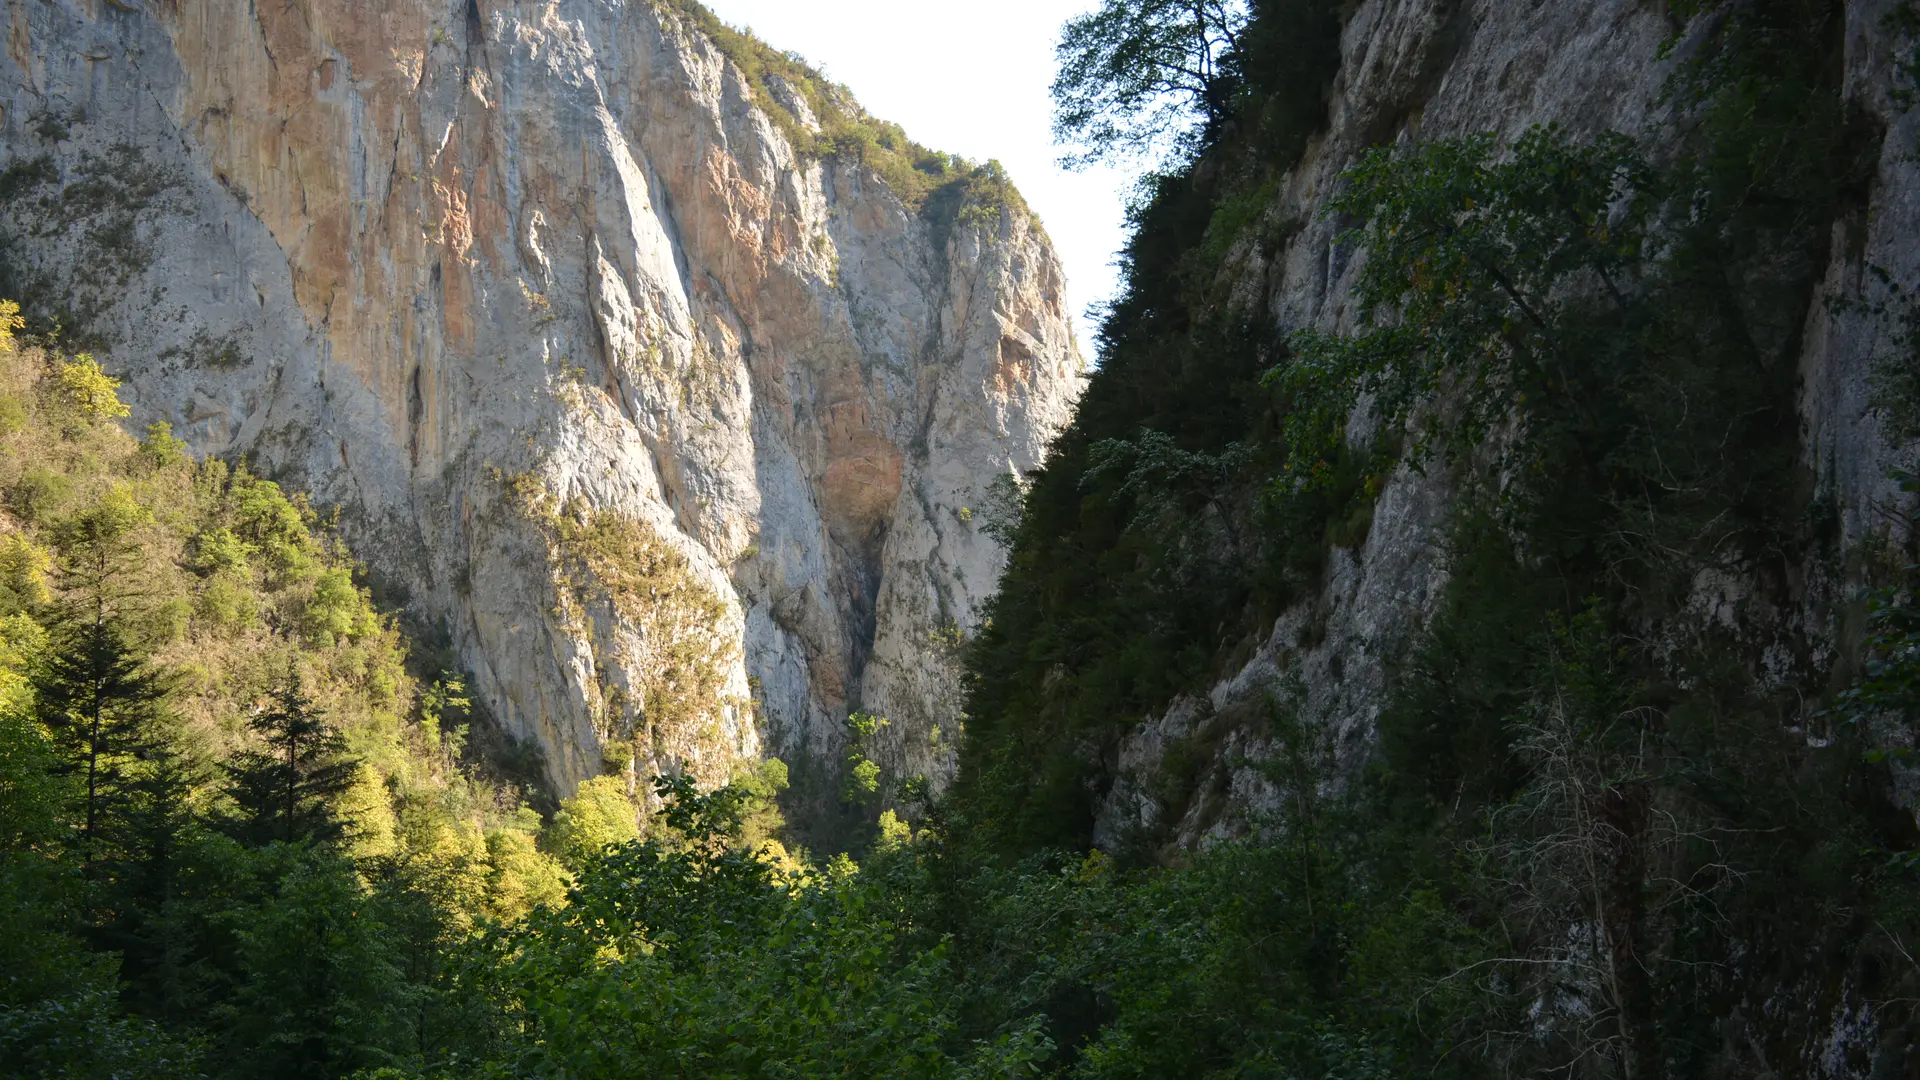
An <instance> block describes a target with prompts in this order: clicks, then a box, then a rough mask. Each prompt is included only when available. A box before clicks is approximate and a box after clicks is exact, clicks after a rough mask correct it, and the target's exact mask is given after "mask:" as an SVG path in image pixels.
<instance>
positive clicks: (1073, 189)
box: [704, 0, 1133, 360]
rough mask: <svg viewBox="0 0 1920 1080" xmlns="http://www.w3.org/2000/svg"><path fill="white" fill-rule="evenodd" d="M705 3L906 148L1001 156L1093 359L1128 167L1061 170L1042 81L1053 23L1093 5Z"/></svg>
mask: <svg viewBox="0 0 1920 1080" xmlns="http://www.w3.org/2000/svg"><path fill="white" fill-rule="evenodd" d="M704 2H705V4H706V6H707V7H708V8H710V9H712V11H713V13H714V14H716V15H718V16H720V18H721V19H723V20H725V21H726V22H728V23H730V24H732V25H734V26H737V27H742V28H749V29H751V30H752V31H753V32H754V33H755V34H756V35H757V36H759V37H760V39H761V40H763V41H765V42H767V43H768V44H770V45H772V46H773V47H775V48H777V49H784V50H787V51H790V52H796V53H799V54H800V55H801V56H803V57H805V58H806V60H807V62H808V63H810V64H812V65H813V66H814V67H815V68H818V69H820V70H821V71H822V72H824V73H825V74H826V76H827V77H828V78H830V79H832V80H833V81H834V82H837V83H842V84H844V85H845V86H847V87H848V88H849V89H851V90H852V91H853V94H854V96H855V97H856V98H858V99H859V101H860V104H861V105H862V106H863V107H864V108H865V109H866V110H867V112H869V113H871V114H873V115H874V116H877V117H879V118H881V119H883V120H891V121H893V122H894V123H896V124H899V125H900V126H901V127H903V128H905V129H906V131H907V135H908V137H910V138H912V139H913V140H914V141H915V142H918V143H920V144H922V145H923V146H929V147H932V148H933V149H935V150H944V151H946V152H947V153H949V154H960V155H962V156H964V157H969V158H973V159H975V160H978V161H985V160H987V159H989V158H998V159H999V160H1000V163H1001V164H1003V165H1005V166H1006V168H1007V172H1008V173H1009V174H1010V175H1011V176H1012V177H1013V181H1014V184H1015V185H1016V186H1018V187H1019V189H1020V193H1021V194H1022V195H1024V196H1026V199H1027V202H1028V203H1030V204H1031V205H1032V206H1033V209H1034V210H1035V212H1037V213H1038V214H1039V215H1040V220H1041V221H1042V222H1044V223H1045V224H1046V227H1047V234H1048V235H1049V236H1051V237H1052V238H1053V242H1054V245H1055V246H1056V247H1057V248H1058V249H1059V250H1060V255H1061V258H1062V259H1063V260H1064V261H1065V263H1066V268H1067V295H1068V302H1069V304H1070V305H1071V306H1072V310H1073V311H1074V313H1075V314H1076V315H1077V316H1079V322H1078V327H1079V333H1080V344H1081V348H1082V349H1084V350H1085V351H1086V353H1087V356H1088V359H1090V360H1091V359H1092V358H1093V335H1092V327H1093V322H1094V321H1093V320H1090V319H1088V318H1087V310H1088V309H1089V308H1090V307H1092V306H1093V305H1096V304H1098V303H1100V302H1103V301H1105V300H1106V299H1108V298H1109V297H1110V296H1111V295H1112V293H1113V290H1114V284H1115V280H1116V278H1115V271H1114V268H1113V265H1112V263H1113V259H1114V253H1115V252H1116V251H1118V250H1119V248H1120V245H1121V243H1122V242H1123V233H1122V225H1123V223H1124V218H1125V207H1126V196H1127V193H1128V192H1129V191H1130V190H1131V189H1132V186H1133V180H1132V174H1131V173H1130V172H1124V171H1121V170H1116V169H1089V170H1083V171H1078V172H1070V171H1067V170H1065V169H1062V168H1061V167H1060V166H1059V163H1058V158H1059V156H1060V148H1059V147H1057V146H1055V145H1054V143H1053V133H1052V104H1051V102H1050V100H1049V98H1048V96H1047V87H1048V86H1049V84H1051V83H1052V81H1053V45H1054V42H1055V41H1056V40H1057V39H1058V38H1059V35H1060V26H1061V24H1063V23H1065V22H1066V21H1067V20H1068V19H1070V18H1072V17H1073V16H1075V15H1078V14H1081V13H1082V12H1085V11H1090V10H1092V9H1093V8H1094V7H1095V6H1097V5H1096V0H969V2H967V3H964V4H934V3H929V2H928V0H704Z"/></svg>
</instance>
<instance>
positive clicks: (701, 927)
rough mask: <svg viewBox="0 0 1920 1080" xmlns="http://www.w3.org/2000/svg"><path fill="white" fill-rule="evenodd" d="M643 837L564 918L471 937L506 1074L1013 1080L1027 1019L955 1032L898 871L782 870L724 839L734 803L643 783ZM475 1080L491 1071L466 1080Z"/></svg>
mask: <svg viewBox="0 0 1920 1080" xmlns="http://www.w3.org/2000/svg"><path fill="white" fill-rule="evenodd" d="M658 794H659V796H660V797H661V798H662V799H663V800H665V803H666V810H665V812H664V813H663V814H662V819H661V821H660V823H659V824H658V825H657V826H654V827H651V828H650V829H649V830H648V831H649V837H650V838H649V839H648V840H646V841H645V842H643V843H630V844H628V845H626V846H625V847H621V848H615V849H612V850H610V851H608V852H607V853H605V854H604V855H603V856H600V857H598V858H596V859H595V860H593V862H592V864H591V865H590V866H589V867H588V868H587V869H586V870H585V872H584V873H583V874H582V875H581V877H580V878H579V880H578V881H577V882H576V884H575V888H574V891H573V894H572V896H571V902H570V903H569V904H568V905H567V906H566V907H564V908H558V909H552V910H548V911H543V912H539V913H536V914H535V915H534V916H533V917H532V918H531V919H529V920H528V921H527V922H526V923H524V924H523V925H522V926H521V927H519V928H517V929H515V930H512V931H510V932H507V933H505V934H502V935H500V936H498V937H494V938H491V939H489V940H488V941H486V942H485V943H484V946H483V948H484V952H483V953H482V955H481V956H480V957H479V958H477V960H476V962H475V965H474V968H473V970H474V972H475V978H476V989H477V990H481V991H483V992H484V993H485V994H486V995H487V996H488V997H489V998H491V999H492V1000H493V1001H494V1002H495V1003H496V1004H495V1006H494V1007H495V1008H496V1009H497V1010H499V1012H498V1014H497V1015H499V1016H500V1017H502V1018H503V1019H507V1018H511V1023H510V1024H506V1025H503V1028H502V1030H501V1032H500V1035H499V1039H500V1042H499V1045H498V1049H497V1050H495V1051H494V1053H493V1055H491V1057H492V1060H493V1061H495V1062H496V1063H497V1064H496V1065H495V1066H493V1067H494V1068H496V1069H498V1070H500V1072H502V1073H505V1074H509V1075H537V1076H559V1075H567V1076H610V1075H643V1076H651V1075H676V1074H680V1075H693V1076H738V1077H776V1076H912V1077H983V1078H984V1077H1013V1076H1021V1075H1027V1074H1029V1072H1030V1068H1029V1063H1030V1062H1032V1061H1033V1060H1035V1059H1036V1058H1037V1057H1039V1056H1041V1055H1042V1054H1044V1052H1045V1048H1044V1044H1043V1043H1042V1041H1041V1039H1040V1036H1039V1035H1038V1033H1037V1031H1036V1025H1034V1024H1032V1023H1015V1024H1013V1025H1011V1026H1009V1027H1008V1028H1006V1029H1005V1030H1002V1031H1000V1032H998V1033H997V1035H996V1036H992V1037H984V1038H981V1039H979V1040H968V1039H964V1038H961V1037H959V1036H958V1034H957V1030H956V1029H957V1021H956V1016H955V1013H954V1007H955V1005H956V1004H957V996H956V994H955V992H954V974H955V973H954V971H953V969H952V968H951V966H950V964H949V961H948V954H947V949H946V948H945V947H944V946H942V945H941V944H940V943H938V942H937V941H930V940H926V939H925V938H924V937H923V936H922V935H920V934H918V933H916V932H915V930H914V927H913V926H912V924H911V921H910V916H909V915H908V913H907V912H906V911H904V910H902V909H901V907H900V906H899V904H900V900H901V899H902V897H903V896H904V895H905V894H906V891H907V889H909V888H910V887H911V880H912V879H913V877H914V875H916V874H917V873H918V870H917V868H916V866H915V864H914V863H913V862H912V861H911V860H907V859H904V858H903V859H900V860H898V861H895V862H893V863H889V864H887V865H885V866H877V867H872V868H869V869H868V870H865V871H855V870H853V869H852V867H851V865H850V864H843V866H842V868H840V869H829V870H826V871H817V870H816V871H788V870H783V869H781V868H780V867H778V866H776V865H775V864H773V863H772V862H770V861H768V860H766V859H764V858H762V857H761V856H760V855H759V854H757V853H756V852H754V851H752V850H751V849H750V848H749V847H747V846H746V845H745V844H744V843H742V840H743V838H744V834H743V832H742V813H743V808H744V807H745V805H746V803H747V801H748V795H747V793H746V792H744V791H743V790H742V789H739V788H727V789H723V790H721V791H718V792H714V793H711V794H707V795H702V794H699V793H698V792H697V791H696V789H695V788H694V787H693V786H692V784H691V783H690V782H688V781H686V780H670V779H662V780H661V781H660V784H659V789H658ZM476 1075H492V1073H490V1072H487V1071H486V1070H484V1069H483V1070H477V1071H476Z"/></svg>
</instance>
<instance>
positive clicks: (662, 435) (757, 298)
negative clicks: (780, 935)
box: [0, 0, 1080, 791]
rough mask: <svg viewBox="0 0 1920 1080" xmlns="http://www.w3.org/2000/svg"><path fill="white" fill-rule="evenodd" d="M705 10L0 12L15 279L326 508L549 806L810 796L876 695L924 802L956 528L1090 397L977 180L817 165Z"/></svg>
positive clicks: (951, 631)
mask: <svg viewBox="0 0 1920 1080" xmlns="http://www.w3.org/2000/svg"><path fill="white" fill-rule="evenodd" d="M703 16H704V13H701V12H698V11H697V9H692V8H689V7H686V6H683V5H681V4H679V3H677V2H676V3H669V2H667V0H638V2H627V3H622V2H619V0H549V2H539V3H509V2H505V0H465V2H461V3H447V2H445V0H442V2H437V3H436V2H429V0H397V2H394V3H382V4H372V5H369V4H360V3H351V2H346V0H297V2H295V3H290V4H264V5H256V4H241V3H235V2H231V0H225V2H223V0H54V2H47V0H9V3H8V5H7V18H8V42H7V49H6V55H5V56H4V58H0V168H4V170H5V172H4V178H3V179H0V235H3V236H4V245H5V246H4V249H3V250H4V252H5V256H4V258H5V278H6V280H5V281H4V282H0V285H4V286H5V288H7V289H9V290H12V291H14V292H16V293H20V294H24V295H23V299H25V300H27V301H28V302H29V304H30V305H32V306H33V307H35V308H37V309H39V310H42V311H48V310H54V309H55V308H57V309H58V310H60V311H61V312H62V313H63V314H62V317H63V318H64V319H65V320H66V325H67V327H68V329H69V331H70V332H77V333H79V334H80V335H81V336H82V338H83V339H85V340H91V341H98V342H100V343H101V344H102V346H103V351H104V353H105V356H106V366H107V367H108V368H109V370H112V371H114V372H116V373H118V374H120V375H122V376H124V377H125V378H127V380H128V390H129V392H130V393H129V396H130V398H131V400H132V403H133V405H134V409H135V415H134V420H135V421H136V422H137V423H141V424H144V423H147V422H150V421H155V420H167V421H170V422H171V423H172V424H173V425H174V427H175V430H176V432H178V433H180V434H182V435H184V436H185V437H187V438H188V439H189V440H190V441H191V443H192V444H193V446H194V447H195V448H196V449H197V450H199V451H201V452H205V453H212V454H222V455H232V456H242V455H244V456H245V457H247V458H248V459H250V460H251V461H253V462H254V463H255V465H256V467H258V468H260V469H261V470H263V471H265V472H266V473H267V474H269V475H273V476H276V477H283V478H286V479H288V480H289V481H290V482H292V483H293V484H295V485H297V486H298V487H300V488H302V489H304V490H307V491H310V492H311V493H312V496H313V498H314V501H315V502H316V504H317V505H319V506H321V507H323V508H334V507H337V508H338V509H339V511H340V514H341V517H340V520H341V524H342V527H343V529H344V530H345V531H346V532H347V534H348V535H349V536H350V537H351V538H352V539H353V540H354V542H355V544H356V550H358V551H359V552H361V553H362V554H363V555H364V556H365V557H367V558H368V560H369V562H370V564H371V565H372V566H373V567H374V568H375V573H376V578H377V579H378V580H379V581H381V582H382V583H383V584H385V585H386V586H387V587H389V588H390V589H391V591H392V592H393V594H394V595H397V596H401V597H404V598H405V599H406V603H407V605H408V606H409V608H410V609H411V610H412V611H413V612H414V613H415V614H416V615H418V616H421V617H423V618H424V619H427V620H431V621H432V622H434V623H437V624H438V625H439V626H440V627H441V628H442V629H443V630H444V633H445V635H446V637H447V639H448V641H449V643H450V644H451V645H452V647H453V648H454V649H456V650H457V653H458V655H459V657H460V660H461V662H462V663H463V664H464V665H465V666H466V667H468V668H469V669H470V670H471V671H472V672H473V674H474V676H475V679H476V682H477V685H476V689H477V691H478V692H479V694H480V696H481V697H482V698H483V700H484V701H485V702H486V703H487V704H488V705H489V706H490V707H491V709H492V711H493V712H494V714H495V715H496V716H497V717H498V718H499V720H500V721H501V722H502V723H503V724H504V725H505V727H506V728H507V729H508V730H509V731H510V732H512V733H514V734H516V735H518V736H521V737H529V738H535V739H537V740H538V741H539V743H540V745H541V746H542V747H543V748H544V750H545V753H546V759H547V767H548V771H549V774H550V777H551V779H552V780H553V781H554V782H555V783H556V784H557V785H559V786H560V787H561V788H562V789H563V791H564V789H568V788H570V787H571V785H573V784H575V783H577V782H578V781H579V780H581V779H583V778H585V777H589V776H593V775H596V774H598V773H599V772H600V771H601V770H602V768H603V767H604V765H605V762H606V761H608V760H611V761H614V762H615V763H618V762H620V761H622V760H628V752H627V749H626V747H628V746H629V745H631V747H632V750H633V757H632V759H631V760H632V764H631V765H630V768H631V770H632V772H631V773H630V775H634V776H636V777H637V776H640V775H644V774H645V773H646V772H647V771H649V770H652V769H658V768H671V767H677V765H679V764H684V765H686V766H688V767H691V768H692V769H693V770H694V771H695V772H696V773H697V774H698V775H700V776H702V777H703V778H705V779H707V780H709V781H714V780H719V779H721V778H723V777H724V776H725V775H726V774H727V772H728V771H729V769H730V768H731V767H732V764H733V763H734V762H735V761H736V760H737V759H739V758H742V757H747V756H752V755H755V754H757V753H760V752H762V750H763V748H764V749H765V751H766V752H771V753H777V754H780V755H782V756H785V757H787V758H788V760H789V761H790V763H794V764H799V765H805V764H806V763H807V762H825V763H828V764H829V765H831V764H832V763H837V762H838V761H839V760H840V757H841V755H842V752H843V746H842V740H843V738H844V735H843V728H842V723H843V721H844V718H845V715H846V713H847V712H848V710H849V709H852V708H856V707H865V708H867V709H869V710H872V711H874V712H878V713H881V714H884V715H887V716H889V717H890V718H891V719H892V720H893V726H891V727H890V728H887V729H885V735H884V737H883V745H881V746H879V747H877V750H878V754H877V756H879V757H880V759H881V760H882V761H883V763H884V764H886V765H888V766H889V767H891V768H892V769H893V770H894V771H895V772H896V773H897V774H899V775H903V776H904V775H911V774H915V773H922V774H929V775H932V776H934V777H935V778H939V777H941V776H943V775H945V771H946V770H947V769H949V768H950V766H949V764H948V759H949V757H950V753H949V751H948V750H947V749H946V747H947V746H948V745H950V743H951V742H952V740H953V739H954V736H955V734H956V731H955V726H956V724H957V719H958V711H957V704H956V702H955V695H954V693H953V685H952V679H953V676H952V675H951V674H950V672H951V668H952V664H951V658H950V656H949V655H948V653H949V652H950V649H951V645H952V641H953V640H954V638H955V636H956V633H958V632H964V630H965V629H966V628H967V627H969V626H970V625H971V624H972V623H973V621H974V620H975V618H976V614H975V613H976V611H977V609H978V607H979V605H980V603H981V602H982V600H983V598H984V596H985V594H986V593H987V592H988V591H989V590H990V589H991V588H992V586H993V582H994V579H995V577H996V575H997V569H998V565H999V563H1000V560H1001V559H1002V557H1003V556H1002V553H1001V552H1000V550H999V548H998V547H997V545H996V544H995V543H994V542H993V541H992V540H991V539H989V538H988V537H987V536H985V535H983V534H982V533H981V532H980V531H979V521H978V520H977V519H976V518H975V517H974V515H973V514H972V507H973V506H976V505H978V504H979V502H980V500H981V498H982V496H983V494H984V492H985V491H986V489H987V488H988V486H989V484H990V483H991V481H992V480H993V479H994V478H995V477H996V476H999V475H1003V474H1006V473H1007V472H1008V471H1009V470H1017V469H1029V468H1032V467H1034V466H1036V465H1037V464H1039V461H1040V458H1041V455H1042V454H1043V452H1044V449H1045V447H1046V445H1047V442H1048V440H1049V438H1050V437H1051V435H1052V433H1053V432H1054V431H1055V429H1056V428H1057V426H1058V425H1059V424H1060V423H1061V422H1062V421H1063V420H1064V419H1065V415H1066V412H1067V410H1068V409H1069V408H1070V406H1071V403H1072V400H1073V397H1074V395H1075V393H1076V390H1077V387H1078V385H1079V377H1080V370H1079V369H1080V359H1079V355H1078V352H1077V349H1076V346H1075V344H1074V341H1073V338H1072V333H1071V329H1070V322H1069V317H1068V312H1067V311H1066V308H1065V297H1064V291H1063V286H1064V283H1063V279H1062V271H1061V266H1060V262H1059V260H1058V258H1057V256H1056V255H1055V254H1054V252H1053V249H1052V248H1051V246H1050V244H1049V242H1048V240H1047V239H1046V237H1045V235H1044V234H1043V233H1042V232H1041V231H1040V229H1039V226H1038V224H1037V222H1036V221H1035V220H1034V219H1033V217H1032V215H1031V214H1030V213H1029V212H1028V211H1027V210H1025V208H1024V207H1023V206H1022V205H1021V204H1020V203H1019V201H1018V199H1017V196H1015V197H1012V198H1007V197H1005V196H1004V195H1000V196H998V197H996V196H995V195H994V194H993V193H992V192H988V193H986V194H982V193H981V192H979V191H976V190H974V189H973V188H971V187H969V186H968V180H967V176H968V174H967V173H966V170H964V169H961V170H959V171H957V172H954V173H953V174H952V176H951V178H950V180H949V178H948V177H947V176H946V175H945V174H941V175H936V176H935V177H934V180H935V181H936V182H938V183H941V184H944V185H945V186H944V187H939V188H938V189H937V190H935V191H934V192H933V193H932V194H931V196H928V195H927V194H926V193H924V192H923V193H921V194H920V195H919V196H916V195H915V194H914V193H912V192H902V191H897V190H895V187H894V186H890V185H889V183H888V182H886V181H885V180H884V179H883V178H882V176H881V174H880V172H878V171H876V169H874V168H872V167H869V165H867V164H863V163H862V162H861V159H860V156H859V155H858V154H857V153H854V152H843V153H838V154H828V155H822V154H819V153H810V152H805V151H804V150H803V148H799V147H796V145H795V142H796V138H795V137H796V136H797V135H800V136H804V134H806V133H810V132H817V131H818V130H819V127H820V122H821V121H820V118H819V117H816V116H815V115H813V110H812V109H810V108H809V107H808V105H807V103H806V101H805V100H804V99H803V98H802V97H800V96H799V95H796V94H794V93H793V92H792V88H791V87H790V86H788V85H787V84H786V83H784V82H782V81H781V80H780V79H779V78H777V77H770V76H765V75H758V74H754V73H751V72H749V71H748V70H746V69H744V68H743V67H742V65H741V64H740V63H739V62H738V59H739V58H738V57H736V56H732V55H730V54H729V53H728V52H727V51H726V50H724V49H723V48H721V46H720V43H718V42H716V40H715V38H714V36H713V34H711V33H709V32H708V31H710V30H711V28H712V24H711V23H710V22H709V21H704V19H703ZM703 28H704V29H703ZM836 94H837V92H836ZM776 99H780V100H779V101H778V103H776ZM836 100H837V99H836ZM841 105H842V107H845V108H853V107H852V106H851V105H850V104H846V103H844V102H842V103H841ZM936 172H938V170H936ZM629 740H631V743H629Z"/></svg>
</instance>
